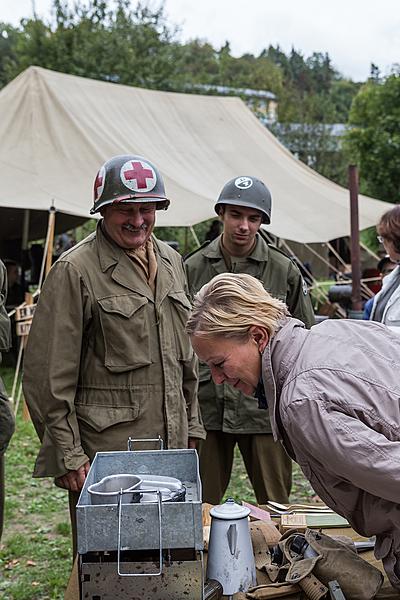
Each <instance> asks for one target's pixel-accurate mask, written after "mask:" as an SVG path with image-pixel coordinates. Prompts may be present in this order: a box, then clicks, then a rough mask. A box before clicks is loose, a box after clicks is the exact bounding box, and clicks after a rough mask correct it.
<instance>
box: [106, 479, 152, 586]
mask: <svg viewBox="0 0 400 600" xmlns="http://www.w3.org/2000/svg"><path fill="white" fill-rule="evenodd" d="M147 492H150V493H153V494H157V500H156V502H157V504H158V540H159V547H160V558H159V564H160V567H159V570H158V571H157V572H156V573H122V572H121V568H120V565H121V523H122V496H123V494H126V493H127V492H124V491H123V490H120V491H119V492H118V558H117V571H118V575H120V576H121V577H152V576H155V575H161V574H162V568H163V558H162V525H161V511H162V495H161V491H160V490H157V489H155V490H146V493H147ZM148 504H155V502H149V503H148Z"/></svg>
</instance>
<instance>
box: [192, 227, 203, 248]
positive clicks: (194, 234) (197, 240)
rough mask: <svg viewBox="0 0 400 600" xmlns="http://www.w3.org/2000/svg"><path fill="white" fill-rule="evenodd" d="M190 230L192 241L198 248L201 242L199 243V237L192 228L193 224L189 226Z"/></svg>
mask: <svg viewBox="0 0 400 600" xmlns="http://www.w3.org/2000/svg"><path fill="white" fill-rule="evenodd" d="M190 231H191V233H192V236H193V237H194V241H195V242H196V244H197V247H198V248H200V246H201V244H200V242H199V238H198V237H197V235H196V232H195V230H194V228H193V225H191V226H190Z"/></svg>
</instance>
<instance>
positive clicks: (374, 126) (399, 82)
mask: <svg viewBox="0 0 400 600" xmlns="http://www.w3.org/2000/svg"><path fill="white" fill-rule="evenodd" d="M350 124H351V126H352V128H351V129H350V131H349V132H348V134H347V138H346V139H347V147H348V149H349V153H350V155H351V159H352V160H353V161H354V162H355V163H356V164H358V165H359V169H360V180H361V191H362V192H364V193H366V194H369V195H371V196H374V197H376V198H380V199H381V200H386V201H387V202H400V75H399V73H393V74H392V75H390V76H389V77H387V78H386V79H384V80H379V81H377V80H376V78H371V79H370V80H369V81H368V82H367V83H366V84H365V85H364V86H363V87H362V88H361V90H360V91H359V93H358V94H357V96H356V98H355V99H354V102H353V104H352V107H351V111H350Z"/></svg>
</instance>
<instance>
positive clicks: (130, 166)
mask: <svg viewBox="0 0 400 600" xmlns="http://www.w3.org/2000/svg"><path fill="white" fill-rule="evenodd" d="M114 202H124V203H130V202H155V203H156V208H157V209H161V208H162V209H165V210H166V209H167V208H168V206H169V200H168V198H167V197H166V195H165V188H164V182H163V179H162V177H161V174H160V172H159V170H158V169H157V168H156V167H155V166H154V165H153V164H152V163H151V162H149V161H148V160H147V159H145V158H143V157H141V156H136V155H134V154H123V155H121V156H113V157H112V158H110V160H108V161H107V162H106V163H104V165H103V166H102V167H101V169H100V170H99V172H98V173H97V175H96V179H95V180H94V189H93V207H92V209H91V211H90V214H91V215H93V214H94V213H97V212H99V210H100V209H101V208H103V206H106V205H107V204H113V203H114Z"/></svg>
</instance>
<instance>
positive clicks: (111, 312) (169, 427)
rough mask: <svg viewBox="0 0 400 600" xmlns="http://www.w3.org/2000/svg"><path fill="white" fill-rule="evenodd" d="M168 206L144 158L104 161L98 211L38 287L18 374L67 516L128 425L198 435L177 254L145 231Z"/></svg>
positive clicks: (173, 444)
mask: <svg viewBox="0 0 400 600" xmlns="http://www.w3.org/2000/svg"><path fill="white" fill-rule="evenodd" d="M168 205H169V200H168V199H167V197H166V195H165V190H164V184H163V181H162V178H161V175H160V173H159V172H158V170H157V168H156V167H155V166H154V165H153V164H152V163H150V161H148V160H145V159H144V158H142V157H138V156H133V155H124V156H116V157H113V158H112V159H110V160H109V161H107V162H106V163H105V164H104V165H103V166H102V168H101V169H100V171H99V172H98V174H97V177H96V180H95V184H94V206H93V208H92V211H91V212H92V214H93V213H97V212H100V214H101V215H102V217H103V218H102V219H101V220H100V221H99V223H98V225H97V229H96V232H95V233H93V234H91V235H89V237H87V238H86V239H85V240H83V241H82V242H81V243H79V244H78V245H77V246H75V247H73V248H72V249H71V250H69V251H67V252H66V253H64V254H63V255H62V256H61V257H60V259H59V260H58V261H57V262H56V263H55V264H54V266H53V268H52V269H51V270H50V273H49V275H48V276H47V279H46V282H45V284H44V286H43V290H42V292H41V295H40V300H39V302H38V306H37V309H36V312H35V316H34V319H33V323H32V328H31V332H30V335H29V340H28V345H27V349H26V355H25V376H24V393H25V398H26V400H27V403H28V406H29V409H30V412H31V415H32V420H33V422H34V424H35V427H36V430H37V432H38V435H39V437H40V439H41V441H42V446H41V449H40V452H39V455H38V458H37V461H36V466H35V470H34V476H35V477H47V476H52V477H55V478H56V484H57V485H59V486H60V487H64V488H66V489H68V490H70V504H71V506H72V510H71V516H72V518H73V516H74V507H75V504H76V501H77V498H78V494H79V491H80V489H81V488H82V486H83V483H84V480H85V477H86V475H87V472H88V470H89V466H90V461H91V460H92V459H93V457H94V455H95V453H96V452H98V451H113V450H126V448H127V440H128V437H129V436H132V437H134V438H155V437H157V436H161V438H163V440H164V441H165V443H166V446H167V447H168V448H186V447H188V446H189V447H194V445H195V442H194V440H195V439H196V438H202V437H205V434H204V429H203V427H202V425H201V421H200V418H199V409H198V402H197V366H196V359H195V357H194V354H193V351H192V348H191V345H190V342H189V339H188V336H187V335H186V333H185V323H186V320H187V316H188V313H189V310H190V302H189V300H188V298H187V295H186V281H185V274H184V270H183V266H182V260H181V257H180V256H179V255H178V254H177V253H176V252H175V250H173V249H172V248H170V247H169V246H168V245H167V244H165V243H163V242H161V241H159V240H158V239H156V238H155V237H154V236H153V235H152V231H153V227H154V224H155V213H156V210H157V209H167V208H168ZM146 449H147V448H146Z"/></svg>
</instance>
